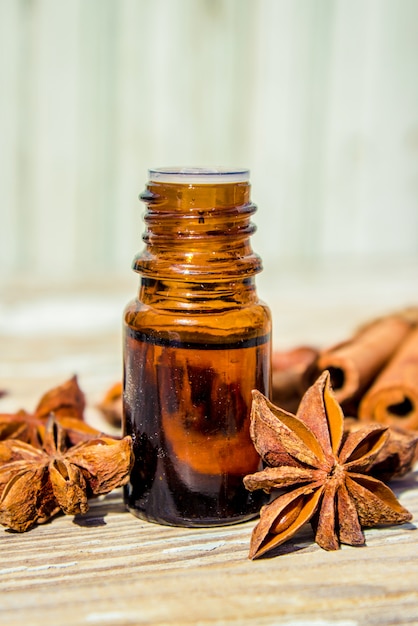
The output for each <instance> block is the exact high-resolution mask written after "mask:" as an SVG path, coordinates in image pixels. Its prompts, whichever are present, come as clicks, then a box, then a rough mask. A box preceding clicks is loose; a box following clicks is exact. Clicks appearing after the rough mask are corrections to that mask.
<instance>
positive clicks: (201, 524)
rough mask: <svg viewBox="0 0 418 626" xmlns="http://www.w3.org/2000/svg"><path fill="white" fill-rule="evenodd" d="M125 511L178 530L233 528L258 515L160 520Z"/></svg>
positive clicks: (136, 510)
mask: <svg viewBox="0 0 418 626" xmlns="http://www.w3.org/2000/svg"><path fill="white" fill-rule="evenodd" d="M126 509H127V511H129V513H131V514H132V515H134V516H135V517H137V518H139V519H141V520H143V521H145V522H150V523H152V524H160V525H162V526H175V527H180V528H213V527H216V526H234V525H236V524H243V523H244V522H249V521H251V520H253V519H255V518H256V517H258V515H259V511H255V512H253V513H248V514H246V515H240V516H237V517H225V518H219V517H217V518H205V519H199V518H186V517H184V518H176V519H170V518H161V517H151V516H150V515H148V514H147V513H145V512H144V511H140V510H138V509H133V508H131V507H129V506H127V507H126Z"/></svg>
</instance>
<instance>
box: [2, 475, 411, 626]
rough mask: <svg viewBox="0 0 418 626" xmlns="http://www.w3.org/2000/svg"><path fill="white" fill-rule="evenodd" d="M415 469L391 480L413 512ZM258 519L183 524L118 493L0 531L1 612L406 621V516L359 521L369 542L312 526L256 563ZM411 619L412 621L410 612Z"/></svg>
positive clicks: (115, 619) (37, 618)
mask: <svg viewBox="0 0 418 626" xmlns="http://www.w3.org/2000/svg"><path fill="white" fill-rule="evenodd" d="M416 482H417V475H416V474H414V475H412V476H411V477H410V478H409V479H408V480H406V481H404V482H403V484H402V487H400V488H399V490H400V491H402V492H403V493H402V494H401V501H402V503H403V504H404V505H406V506H408V507H409V508H410V509H411V510H412V511H413V513H414V514H415V516H416V515H417V514H418V497H417V489H416V487H417V484H416ZM253 525H254V523H253V522H250V523H246V524H242V525H237V526H233V527H224V528H216V529H199V530H192V529H181V528H171V527H164V526H159V525H155V524H150V523H147V522H143V521H140V520H138V519H137V518H135V517H134V516H132V515H131V514H130V513H128V512H126V511H125V510H124V506H123V503H122V498H121V494H120V493H117V492H115V493H113V494H111V495H109V496H106V497H105V498H103V499H102V500H100V501H96V502H92V503H91V508H90V511H89V512H88V513H87V515H85V516H83V517H76V518H71V517H64V516H63V517H60V518H58V519H55V520H54V521H53V522H51V523H49V524H46V525H44V526H40V527H38V528H36V529H34V530H32V531H30V532H29V533H27V534H25V535H18V534H12V533H9V532H5V533H3V534H2V535H1V536H0V543H1V555H2V557H1V566H0V590H1V592H2V602H1V607H0V620H1V623H4V624H9V625H10V626H12V625H13V626H14V625H19V626H20V625H23V624H25V625H28V624H33V625H34V626H35V625H36V626H37V625H38V624H39V625H41V624H51V625H52V624H57V623H59V624H62V625H63V626H67V625H68V626H70V625H74V624H92V623H93V624H94V623H97V624H115V625H116V624H117V625H119V624H120V625H122V624H142V623H144V624H170V625H180V624H234V625H239V624H247V623H248V624H277V623H287V622H289V623H295V624H297V623H299V622H300V621H302V622H303V623H304V622H305V621H306V622H308V621H309V620H310V623H315V621H313V620H319V623H320V624H328V623H337V624H347V625H348V624H349V625H353V626H354V624H359V625H360V624H361V625H362V624H376V625H378V624H379V625H382V624H383V625H385V624H394V623H399V624H408V623H416V620H418V592H417V587H416V580H417V576H418V554H417V539H416V531H415V528H414V525H413V524H405V525H403V526H401V527H392V528H390V529H373V530H369V531H366V538H367V547H366V548H357V549H356V548H349V547H343V548H342V549H341V550H339V551H337V552H331V553H330V552H325V551H323V550H321V549H320V548H319V547H318V546H317V545H315V544H313V543H312V534H311V531H310V528H306V529H304V530H303V531H302V533H301V534H300V535H299V536H297V537H296V538H295V539H294V540H293V541H291V542H289V543H288V544H285V545H284V546H281V547H280V548H279V549H277V550H276V552H275V556H274V557H272V558H269V559H263V560H260V561H259V562H251V561H248V559H247V554H248V546H249V538H250V534H251V530H252V527H253ZM414 620H415V621H414Z"/></svg>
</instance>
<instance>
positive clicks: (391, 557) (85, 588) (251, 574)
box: [0, 267, 418, 626]
mask: <svg viewBox="0 0 418 626" xmlns="http://www.w3.org/2000/svg"><path fill="white" fill-rule="evenodd" d="M415 270H416V267H415V268H412V269H411V271H410V272H409V274H408V273H407V274H406V276H407V279H405V274H404V275H403V279H402V281H401V284H402V288H400V287H399V281H398V282H397V283H396V285H395V280H393V285H394V289H395V298H394V297H393V295H394V291H393V289H392V291H390V285H389V286H388V285H387V283H385V285H386V287H388V289H387V288H386V287H385V285H384V284H383V281H382V282H381V290H379V289H378V288H376V284H375V283H374V288H373V289H371V290H370V289H369V290H367V289H366V287H365V280H366V279H365V278H364V279H363V282H361V281H360V285H359V284H358V283H356V286H353V288H352V291H351V292H350V290H348V291H346V292H345V295H341V294H340V296H339V297H336V296H335V291H334V299H333V298H332V297H331V296H330V295H329V289H327V284H328V282H327V281H328V279H326V280H325V279H324V281H323V282H321V280H322V279H321V280H319V281H317V283H316V286H315V281H314V282H313V283H312V282H310V283H309V284H307V283H304V282H303V281H302V282H299V283H297V281H296V283H295V284H293V285H292V286H291V287H290V286H289V285H290V283H289V282H286V281H285V282H284V283H283V284H282V285H281V288H280V289H279V290H278V291H275V292H274V293H275V296H274V297H273V298H272V302H271V304H272V308H273V315H274V319H275V327H279V328H280V332H277V336H276V337H275V343H276V346H277V345H278V346H280V345H283V346H285V345H292V344H296V343H301V342H306V341H315V342H324V343H326V342H328V341H334V340H338V339H342V338H343V337H344V334H345V333H346V332H347V330H348V329H350V328H351V329H354V327H355V326H356V324H357V323H359V322H361V321H365V320H366V319H367V318H368V317H369V316H373V315H377V314H379V313H383V312H384V310H385V308H386V310H393V309H394V308H397V307H399V308H400V307H401V306H405V305H407V304H412V303H413V302H412V301H411V298H414V297H415V304H416V303H417V299H418V298H417V294H416V285H417V284H418V283H416V282H414V277H415V278H416V277H417V276H418V274H417V273H416V272H415ZM393 278H395V277H393ZM379 284H380V283H379ZM286 289H287V292H286ZM321 289H322V291H321ZM358 289H360V291H361V294H359V292H358ZM414 289H415V293H414ZM283 292H285V293H286V294H287V297H286V298H284V297H283ZM314 293H315V294H316V295H315V296H314V295H313V294H314ZM289 294H290V295H289ZM325 294H327V296H326V297H325ZM129 295H131V294H129ZM360 295H361V297H360ZM353 297H354V301H353ZM356 297H357V299H355V298H356ZM284 301H286V302H285V304H284ZM125 302H126V298H125V293H124V289H123V288H121V289H119V290H113V291H111V290H108V289H103V286H101V287H100V288H97V289H95V290H92V289H84V288H83V289H81V290H80V289H79V290H78V291H76V292H71V291H70V290H68V291H66V292H64V293H63V292H62V291H57V290H52V291H51V290H50V291H48V290H39V289H38V290H35V289H33V290H32V291H31V290H29V291H25V297H24V298H22V291H21V290H20V289H16V287H13V288H8V289H6V290H4V292H3V299H2V303H1V306H0V342H1V343H0V345H1V350H0V388H4V389H6V390H7V392H8V393H7V395H6V396H5V397H4V398H2V399H0V412H7V411H14V410H17V409H18V408H26V409H27V410H31V409H33V408H34V406H35V404H36V402H37V400H38V399H39V397H40V395H41V394H42V393H43V392H44V391H46V390H47V389H49V388H50V387H52V386H53V385H55V384H59V383H61V382H63V381H64V380H66V379H67V378H69V377H70V376H71V375H72V374H73V373H76V374H77V375H78V377H79V382H80V385H81V387H82V388H83V390H84V391H85V393H86V397H87V403H88V409H87V413H86V416H87V420H88V421H89V422H91V423H92V424H94V425H95V426H100V425H102V426H103V428H105V429H106V430H108V431H109V430H110V429H109V427H108V426H107V425H106V424H105V423H104V422H103V421H102V418H101V416H100V413H99V412H98V411H97V409H96V408H95V405H96V403H97V402H98V401H99V400H100V398H101V396H102V395H103V393H104V391H105V390H106V389H107V387H108V386H109V385H110V384H111V383H112V382H115V381H116V380H117V379H118V378H119V376H120V360H121V348H120V324H119V318H120V308H123V305H124V303H125ZM391 487H392V488H393V489H394V491H395V492H396V494H397V495H398V497H399V498H400V501H401V502H402V504H403V505H404V506H406V507H407V508H408V509H409V510H410V511H411V512H412V513H413V515H414V520H413V521H412V522H411V523H408V524H404V525H402V526H393V527H386V528H379V529H370V530H366V532H365V534H366V540H367V546H366V547H363V548H353V547H348V546H343V547H342V548H341V549H340V550H339V551H336V552H326V551H324V550H322V549H321V548H319V547H318V546H317V545H316V544H314V543H313V540H312V539H313V538H312V533H311V529H310V527H308V526H307V527H305V528H304V529H303V530H302V532H300V533H299V534H298V535H297V536H296V537H295V538H294V539H293V540H292V541H290V542H288V543H286V544H284V545H283V546H281V547H279V548H278V549H277V550H276V552H275V555H274V556H273V557H271V558H263V559H260V560H258V561H253V562H251V561H249V560H248V558H247V554H248V548H249V541H250V535H251V531H252V528H253V526H254V525H255V521H253V522H247V523H245V524H239V525H236V526H229V527H218V528H211V529H183V528H171V527H165V526H160V525H156V524H151V523H146V522H143V521H141V520H139V519H137V518H135V517H134V516H133V515H131V514H130V513H128V512H126V511H125V509H124V505H123V500H122V495H121V492H120V490H116V491H115V492H113V493H111V494H109V495H107V496H105V497H103V498H100V499H98V500H94V501H92V502H91V503H90V510H89V512H88V513H87V514H86V515H85V516H79V517H75V518H74V517H72V516H59V517H56V518H54V519H53V520H52V521H51V522H50V523H47V524H44V525H41V526H39V527H37V528H35V529H33V530H31V531H29V532H27V533H23V534H18V533H12V532H8V531H6V530H0V543H1V552H0V554H1V557H0V590H1V596H0V597H1V601H0V624H4V625H5V626H32V625H33V626H38V625H39V626H41V625H42V626H47V625H50V624H51V625H54V626H56V625H60V626H67V625H68V626H69V625H71V626H72V625H74V626H75V625H79V624H80V625H81V624H83V625H86V626H89V625H92V626H94V625H96V624H97V625H104V626H107V625H115V626H116V625H117V626H123V625H132V624H161V625H163V624H167V625H171V626H174V625H187V624H196V625H199V626H206V625H208V626H209V625H210V626H214V625H224V624H225V625H234V626H238V625H240V626H241V625H245V624H256V625H258V624H260V625H264V624H269V625H273V624H274V625H276V624H283V625H285V626H290V625H292V626H305V625H308V624H309V625H313V626H328V625H333V626H334V625H335V626H357V625H359V626H363V625H369V624H370V625H376V626H377V625H379V626H382V625H388V624H418V532H417V530H416V528H415V523H416V521H417V520H418V471H415V472H412V473H411V474H410V475H409V476H408V477H406V478H404V479H403V480H400V481H397V482H394V483H392V485H391Z"/></svg>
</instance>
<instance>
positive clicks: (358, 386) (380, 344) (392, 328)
mask: <svg viewBox="0 0 418 626" xmlns="http://www.w3.org/2000/svg"><path fill="white" fill-rule="evenodd" d="M411 325H412V321H411V320H410V319H409V318H408V317H407V316H406V315H390V316H387V317H383V318H381V319H378V320H376V321H374V322H372V323H371V324H368V325H367V326H365V327H363V328H362V329H361V330H359V331H358V332H357V334H355V335H354V336H353V337H352V338H351V339H349V340H348V341H345V342H343V343H339V344H337V345H336V346H334V347H332V348H329V349H328V350H325V351H324V352H322V354H321V355H320V357H319V359H318V367H319V369H320V371H323V370H329V372H330V375H331V383H332V386H333V389H334V393H335V396H336V398H337V400H338V402H340V403H341V402H344V401H346V400H349V399H352V398H355V397H356V396H358V395H359V393H360V392H362V391H363V390H364V389H365V388H366V387H367V386H368V385H369V384H370V383H371V382H372V381H373V379H374V378H375V377H376V376H377V374H378V373H379V372H380V371H381V370H382V369H383V367H384V366H385V364H386V363H387V362H388V361H389V359H390V358H391V357H392V355H393V354H394V352H395V351H396V350H397V348H398V347H399V346H400V344H401V343H402V341H403V340H404V339H405V337H406V336H407V334H408V332H409V331H410V329H411Z"/></svg>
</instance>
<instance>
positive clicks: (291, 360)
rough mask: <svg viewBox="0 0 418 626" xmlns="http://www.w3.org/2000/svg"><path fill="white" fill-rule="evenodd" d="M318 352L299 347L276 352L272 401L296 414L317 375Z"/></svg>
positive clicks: (311, 348) (314, 349) (309, 347)
mask: <svg viewBox="0 0 418 626" xmlns="http://www.w3.org/2000/svg"><path fill="white" fill-rule="evenodd" d="M318 354H319V353H318V350H317V349H316V348H314V347H312V346H299V347H297V348H293V349H291V350H287V351H283V352H281V351H275V352H273V356H272V401H273V402H274V403H276V404H278V405H279V406H280V407H281V408H283V409H286V410H287V411H293V412H295V411H296V409H297V408H298V406H299V402H300V400H301V398H302V396H303V394H304V393H305V391H306V390H307V388H308V387H309V385H310V384H311V383H312V380H313V377H314V372H315V373H316V367H315V366H316V361H317V359H318Z"/></svg>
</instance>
